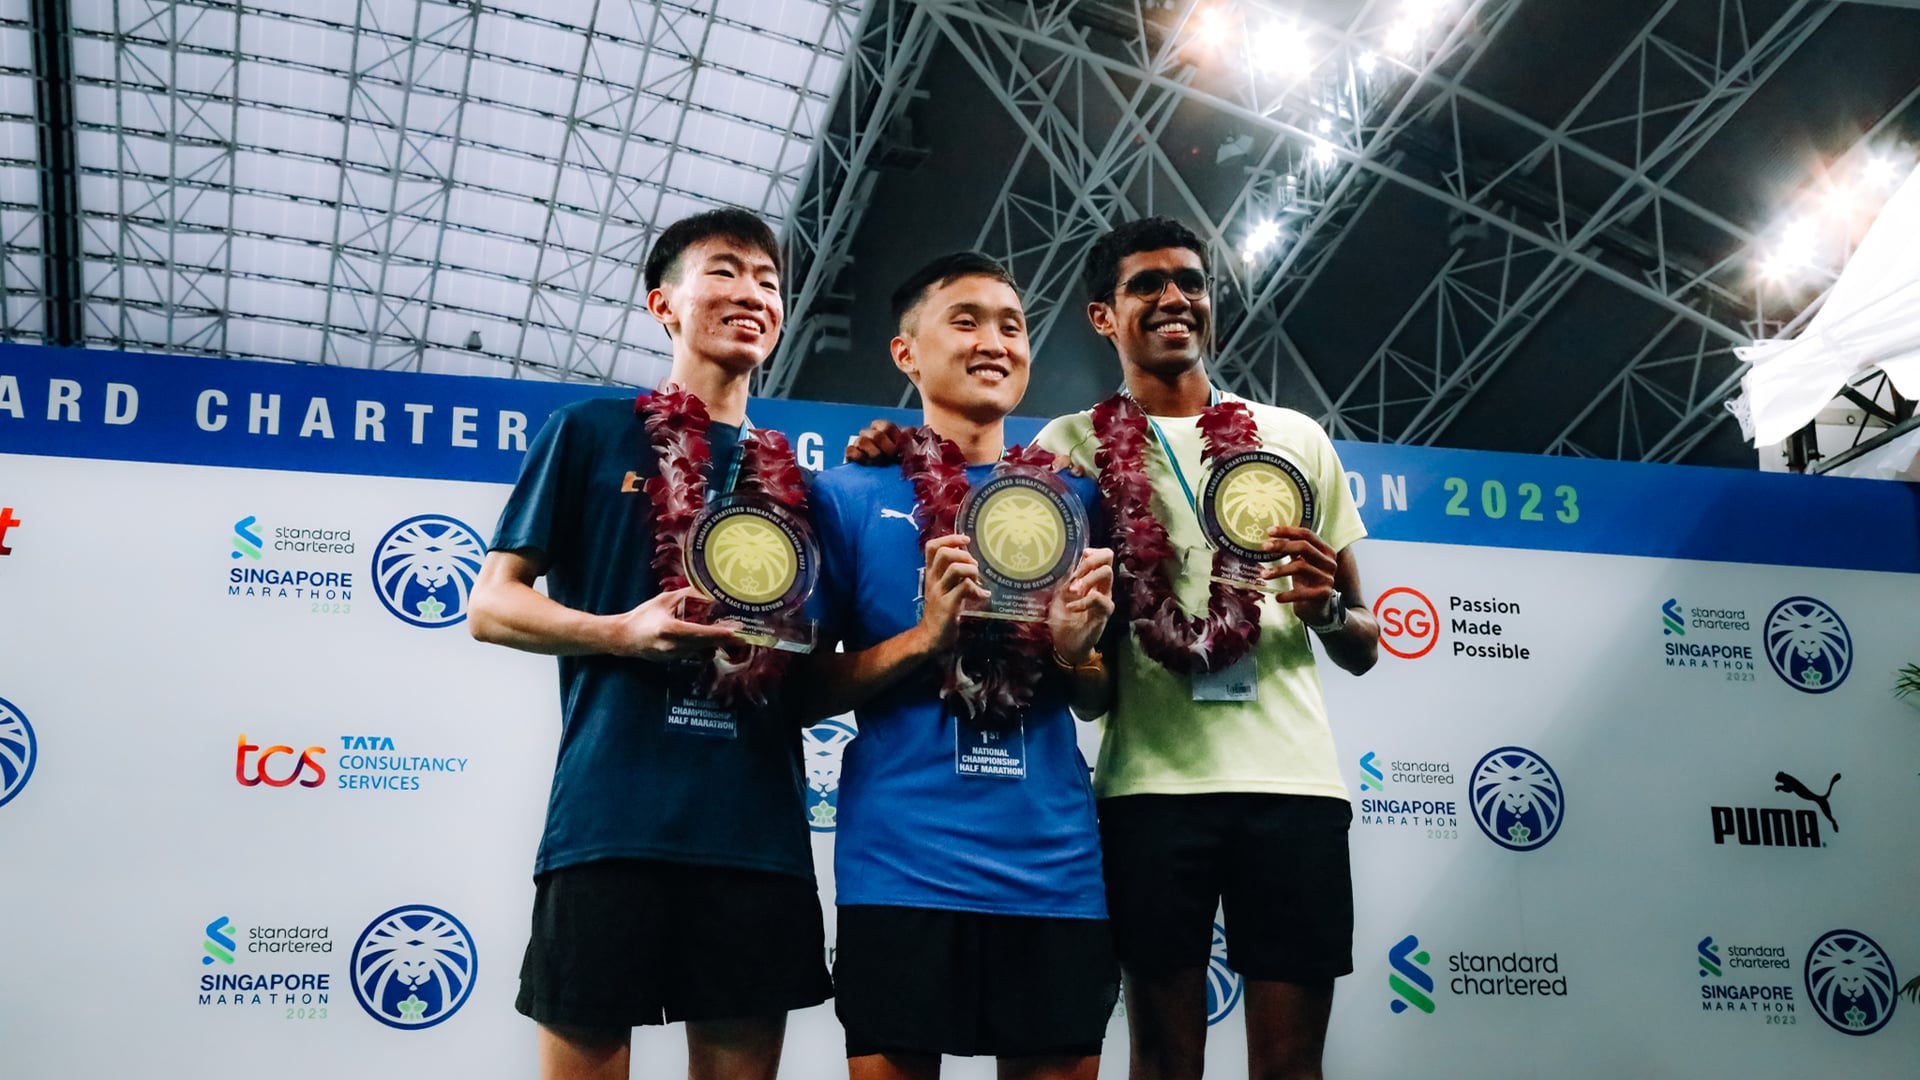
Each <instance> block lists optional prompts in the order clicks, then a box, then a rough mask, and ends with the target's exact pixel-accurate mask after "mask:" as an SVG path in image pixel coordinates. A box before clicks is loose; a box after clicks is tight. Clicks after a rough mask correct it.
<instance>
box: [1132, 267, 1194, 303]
mask: <svg viewBox="0 0 1920 1080" xmlns="http://www.w3.org/2000/svg"><path fill="white" fill-rule="evenodd" d="M1169 281H1171V282H1173V284H1174V286H1175V287H1176V288H1178V289H1179V290H1180V294H1181V295H1182V296H1185V297H1186V298H1187V299H1189V300H1198V299H1200V298H1201V297H1203V296H1205V295H1207V285H1208V284H1209V282H1208V281H1207V275H1206V272H1205V271H1203V270H1195V269H1193V268H1192V267H1181V268H1180V269H1178V270H1142V271H1140V272H1139V273H1137V274H1135V275H1133V276H1132V277H1130V278H1128V279H1127V280H1125V281H1123V282H1121V283H1120V288H1121V289H1123V290H1125V292H1126V294H1127V295H1128V296H1133V297H1138V298H1139V299H1141V300H1158V299H1160V294H1162V293H1164V292H1166V291H1167V282H1169Z"/></svg>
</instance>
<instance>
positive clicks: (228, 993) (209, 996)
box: [196, 915, 333, 1020]
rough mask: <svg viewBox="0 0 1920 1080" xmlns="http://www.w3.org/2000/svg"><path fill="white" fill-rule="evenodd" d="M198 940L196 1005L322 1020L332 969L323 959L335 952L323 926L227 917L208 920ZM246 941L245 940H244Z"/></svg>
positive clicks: (294, 1018)
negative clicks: (244, 923) (238, 922)
mask: <svg viewBox="0 0 1920 1080" xmlns="http://www.w3.org/2000/svg"><path fill="white" fill-rule="evenodd" d="M201 933H202V937H201V939H200V952H201V956H200V966H201V967H202V968H209V969H211V970H208V971H203V972H201V974H200V976H199V978H198V980H197V981H196V986H197V995H198V996H197V1000H198V1002H199V1004H201V1005H204V1006H208V1007H210V1008H214V1009H218V1010H222V1011H231V1010H233V1009H235V1008H238V1009H242V1010H245V1009H249V1008H254V1007H264V1008H266V1009H269V1010H271V1009H285V1010H286V1013H285V1016H286V1018H287V1019H288V1020H325V1019H326V1018H327V1005H328V997H329V995H330V994H331V993H332V992H333V974H332V973H331V972H329V971H327V970H325V968H326V967H327V966H328V962H327V961H326V960H325V959H323V957H324V956H325V955H326V954H329V953H331V952H333V942H332V940H330V935H329V934H328V930H327V927H324V926H299V925H292V926H248V927H247V928H246V932H245V933H244V934H242V932H241V928H240V927H239V926H238V925H236V924H235V923H234V921H233V919H232V918H231V917H229V916H226V915H222V916H220V917H219V918H217V919H215V920H213V921H212V922H210V923H208V924H207V925H206V927H205V928H204V929H203V930H202V932H201ZM243 941H244V943H245V944H244V945H243V944H242V942H243Z"/></svg>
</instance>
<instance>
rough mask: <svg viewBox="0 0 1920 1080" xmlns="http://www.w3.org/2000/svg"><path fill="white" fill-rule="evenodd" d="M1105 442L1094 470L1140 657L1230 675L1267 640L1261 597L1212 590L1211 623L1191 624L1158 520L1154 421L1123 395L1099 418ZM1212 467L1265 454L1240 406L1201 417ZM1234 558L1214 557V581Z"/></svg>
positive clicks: (1215, 585)
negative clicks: (1150, 470)
mask: <svg viewBox="0 0 1920 1080" xmlns="http://www.w3.org/2000/svg"><path fill="white" fill-rule="evenodd" d="M1093 430H1094V432H1095V433H1096V434H1097V436H1098V437H1099V440H1100V450H1099V453H1098V455H1097V456H1096V457H1095V458H1094V464H1095V466H1097V467H1098V468H1099V470H1100V497H1101V500H1102V502H1103V504H1104V506H1105V510H1106V514H1107V526H1108V528H1109V529H1111V530H1112V532H1113V544H1114V562H1115V565H1116V568H1117V569H1118V571H1119V575H1120V579H1119V588H1117V589H1115V590H1114V592H1115V594H1116V596H1118V597H1119V599H1120V601H1121V603H1122V605H1123V607H1122V610H1124V611H1125V612H1126V613H1127V619H1128V621H1129V622H1130V624H1131V625H1132V627H1133V633H1134V636H1135V637H1137V638H1138V639H1139V640H1140V650H1141V651H1142V652H1144V653H1146V654H1147V656H1149V657H1150V658H1152V659H1153V660H1154V661H1156V662H1157V663H1159V664H1160V665H1161V666H1163V667H1165V668H1166V669H1167V670H1169V671H1173V672H1178V673H1181V674H1196V673H1201V672H1210V671H1224V670H1225V669H1227V668H1230V667H1232V666H1233V665H1234V664H1236V663H1238V662H1239V660H1240V659H1241V658H1242V657H1244V656H1246V655H1247V653H1249V652H1250V651H1252V649H1253V647H1254V645H1255V644H1257V643H1258V642H1259V640H1260V599H1261V596H1262V594H1261V593H1260V591H1259V590H1257V589H1249V588H1242V587H1238V586H1234V585H1225V584H1222V583H1221V582H1220V581H1218V580H1215V581H1213V582H1211V583H1210V587H1209V590H1208V596H1207V612H1206V614H1205V615H1194V616H1189V615H1187V613H1186V612H1185V611H1184V610H1183V609H1182V608H1181V607H1180V600H1179V597H1177V596H1175V595H1174V591H1173V570H1172V567H1171V565H1170V564H1171V563H1172V561H1173V559H1174V557H1175V552H1174V550H1173V543H1172V541H1171V540H1169V539H1168V536H1167V527H1166V526H1165V525H1163V524H1161V523H1160V519H1159V518H1157V517H1155V516H1154V513H1153V482H1152V481H1151V480H1150V479H1148V477H1147V440H1148V439H1149V438H1150V437H1151V436H1150V435H1149V433H1148V427H1147V414H1146V413H1145V412H1144V411H1142V410H1141V408H1140V406H1139V405H1138V404H1137V403H1135V401H1134V400H1133V399H1132V398H1130V397H1128V396H1127V395H1125V394H1115V395H1114V396H1113V397H1110V398H1108V399H1107V400H1105V401H1103V402H1101V403H1100V404H1099V405H1097V406H1095V407H1094V410H1093ZM1200 435H1201V439H1202V440H1203V443H1204V445H1205V447H1206V453H1205V456H1206V459H1207V460H1209V461H1219V460H1220V459H1222V458H1225V457H1228V456H1230V455H1232V454H1237V453H1239V452H1241V451H1243V450H1258V449H1259V448H1260V432H1259V429H1258V428H1257V427H1256V426H1255V425H1254V420H1253V413H1252V411H1251V410H1249V409H1248V408H1247V407H1246V406H1245V405H1244V404H1242V403H1240V402H1238V401H1223V402H1221V403H1220V404H1218V405H1214V406H1212V407H1211V408H1209V409H1207V411H1205V412H1203V413H1201V414H1200ZM1225 558H1226V556H1225V555H1224V554H1223V553H1222V552H1219V551H1216V552H1214V553H1213V574H1214V577H1215V578H1216V579H1217V578H1218V577H1220V576H1221V571H1222V569H1223V560H1224V559H1225Z"/></svg>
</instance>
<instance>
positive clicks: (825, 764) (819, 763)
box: [800, 717, 860, 832]
mask: <svg viewBox="0 0 1920 1080" xmlns="http://www.w3.org/2000/svg"><path fill="white" fill-rule="evenodd" d="M859 733H860V729H859V728H858V727H856V726H855V725H854V723H853V721H852V720H851V719H841V718H839V717H835V718H833V719H831V720H823V721H821V722H820V723H818V724H815V725H813V726H812V727H810V728H807V729H806V730H805V731H804V732H802V733H801V739H800V744H801V748H802V753H803V754H804V755H805V758H806V765H807V826H808V827H809V828H811V829H812V830H813V831H814V832H832V831H833V830H834V825H835V819H836V818H837V817H838V816H839V812H840V763H841V759H842V756H843V755H844V754H845V753H846V749H847V744H848V743H850V742H852V741H853V737H854V736H855V735H858V734H859Z"/></svg>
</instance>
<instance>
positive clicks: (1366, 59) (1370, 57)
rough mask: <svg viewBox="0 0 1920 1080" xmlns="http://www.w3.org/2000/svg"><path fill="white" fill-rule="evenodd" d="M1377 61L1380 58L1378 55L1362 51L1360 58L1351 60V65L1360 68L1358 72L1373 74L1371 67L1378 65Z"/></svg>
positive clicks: (1378, 61)
mask: <svg viewBox="0 0 1920 1080" xmlns="http://www.w3.org/2000/svg"><path fill="white" fill-rule="evenodd" d="M1379 63H1380V58H1379V57H1378V56H1375V55H1374V54H1372V53H1370V52H1363V53H1361V54H1360V59H1358V60H1355V61H1354V62H1353V66H1355V67H1357V68H1359V69H1360V74H1362V75H1371V74H1373V69H1374V68H1375V67H1377V66H1379Z"/></svg>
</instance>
